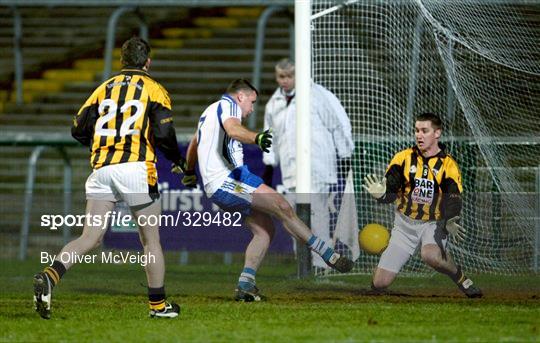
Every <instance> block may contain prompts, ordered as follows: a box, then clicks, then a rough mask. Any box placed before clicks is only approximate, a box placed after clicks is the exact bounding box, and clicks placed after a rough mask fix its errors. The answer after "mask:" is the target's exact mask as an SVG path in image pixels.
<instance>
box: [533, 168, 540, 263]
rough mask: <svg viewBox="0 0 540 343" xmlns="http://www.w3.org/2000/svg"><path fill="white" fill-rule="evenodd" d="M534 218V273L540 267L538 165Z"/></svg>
mask: <svg viewBox="0 0 540 343" xmlns="http://www.w3.org/2000/svg"><path fill="white" fill-rule="evenodd" d="M534 220H535V228H536V230H535V231H536V232H535V236H534V260H533V264H534V266H533V267H534V271H535V273H538V272H539V269H540V265H539V264H540V261H538V259H539V257H540V256H539V255H540V165H538V167H537V168H536V215H535V217H534Z"/></svg>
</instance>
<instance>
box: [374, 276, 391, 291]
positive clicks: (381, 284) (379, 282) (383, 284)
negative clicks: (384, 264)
mask: <svg viewBox="0 0 540 343" xmlns="http://www.w3.org/2000/svg"><path fill="white" fill-rule="evenodd" d="M391 283H392V281H391V280H388V279H386V278H382V277H374V278H373V281H372V282H371V289H372V290H374V291H382V290H384V289H386V288H387V287H388V286H390V284H391Z"/></svg>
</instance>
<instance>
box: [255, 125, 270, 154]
mask: <svg viewBox="0 0 540 343" xmlns="http://www.w3.org/2000/svg"><path fill="white" fill-rule="evenodd" d="M255 144H257V145H258V146H259V148H261V150H262V151H264V152H270V150H268V148H269V147H271V146H272V134H271V132H270V130H266V131H264V132H259V133H258V134H257V136H255Z"/></svg>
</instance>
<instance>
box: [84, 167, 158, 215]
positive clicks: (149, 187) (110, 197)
mask: <svg viewBox="0 0 540 343" xmlns="http://www.w3.org/2000/svg"><path fill="white" fill-rule="evenodd" d="M158 198H159V191H158V185H157V170H156V166H155V164H154V163H151V162H127V163H119V164H112V165H107V166H104V167H101V168H99V169H95V170H94V171H93V172H92V174H90V176H89V177H88V179H87V180H86V199H87V200H106V201H112V202H117V201H120V200H123V201H125V202H126V203H127V204H128V205H129V206H130V207H132V206H138V205H143V204H148V203H151V202H153V201H154V200H155V199H158Z"/></svg>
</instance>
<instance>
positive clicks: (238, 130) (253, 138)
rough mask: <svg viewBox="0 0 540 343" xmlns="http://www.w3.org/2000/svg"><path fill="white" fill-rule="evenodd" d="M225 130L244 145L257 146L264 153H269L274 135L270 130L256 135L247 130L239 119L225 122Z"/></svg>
mask: <svg viewBox="0 0 540 343" xmlns="http://www.w3.org/2000/svg"><path fill="white" fill-rule="evenodd" d="M223 128H224V129H225V132H227V135H228V136H229V137H231V138H232V139H236V140H237V141H240V142H242V143H244V144H257V145H258V146H259V148H261V150H262V151H264V152H268V148H269V147H270V146H271V145H272V135H271V134H270V130H266V131H264V132H259V133H256V132H254V131H251V130H249V129H248V128H246V127H245V126H244V125H242V123H241V122H240V120H239V119H236V118H229V119H227V120H225V121H224V122H223Z"/></svg>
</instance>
